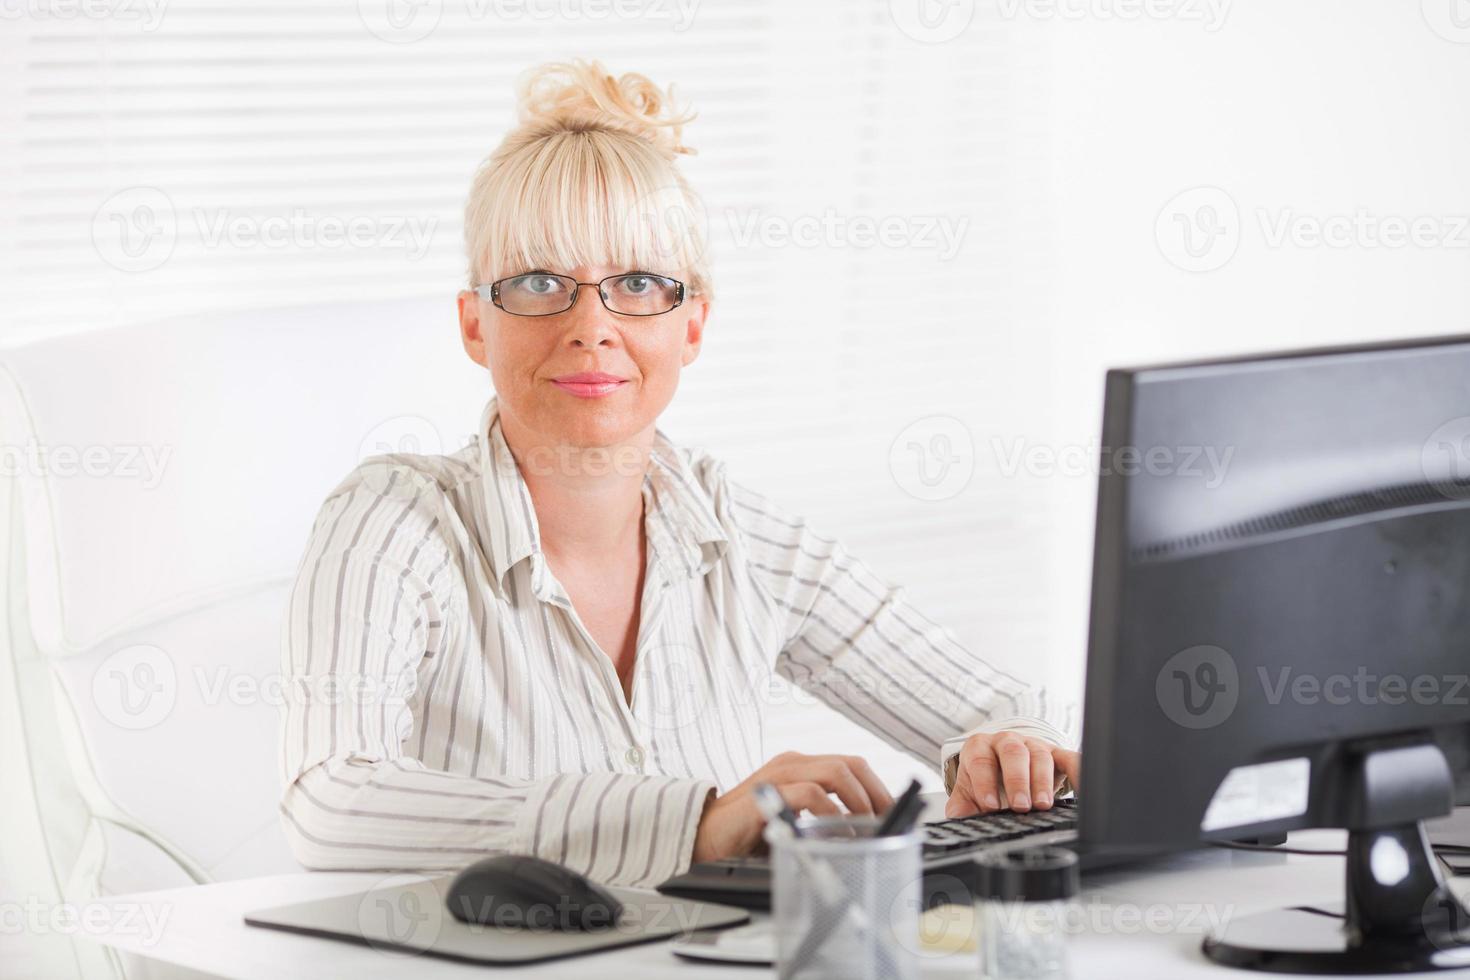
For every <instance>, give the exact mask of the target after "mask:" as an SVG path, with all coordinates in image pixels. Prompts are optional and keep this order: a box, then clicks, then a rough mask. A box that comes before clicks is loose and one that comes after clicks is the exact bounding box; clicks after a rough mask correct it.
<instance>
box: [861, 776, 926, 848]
mask: <svg viewBox="0 0 1470 980" xmlns="http://www.w3.org/2000/svg"><path fill="white" fill-rule="evenodd" d="M923 812H924V801H923V800H921V799H919V781H918V780H917V779H915V780H912V781H911V782H910V783H909V786H908V789H906V790H904V791H903V793H902V794H900V795H899V797H898V799H896V800H894V801H893V805H892V806H891V807H889V808H888V813H887V814H886V815H884V817H883V822H882V823H880V824H879V825H878V829H877V830H876V831H875V832H874V833H873V836H874V837H887V836H889V835H890V834H906V833H908V832H909V829H910V828H912V827H913V825H914V822H915V821H917V820H918V819H919V814H921V813H923Z"/></svg>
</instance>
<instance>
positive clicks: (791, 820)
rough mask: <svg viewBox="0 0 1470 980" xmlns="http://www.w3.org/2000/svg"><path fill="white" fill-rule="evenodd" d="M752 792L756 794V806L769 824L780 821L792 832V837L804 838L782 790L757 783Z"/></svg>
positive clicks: (767, 784)
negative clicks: (782, 794)
mask: <svg viewBox="0 0 1470 980" xmlns="http://www.w3.org/2000/svg"><path fill="white" fill-rule="evenodd" d="M752 792H753V793H754V794H755V805H756V807H757V808H758V809H759V810H760V812H761V816H763V817H765V818H766V822H767V823H771V822H772V821H776V820H779V821H781V822H782V823H784V824H785V825H786V826H787V828H788V829H789V830H790V831H791V836H793V837H800V836H802V830H801V828H800V827H798V826H797V824H796V814H795V813H793V812H791V807H789V806H787V805H786V800H785V798H783V797H782V796H781V792H780V790H778V789H776V787H774V786H772V785H771V784H770V783H756V785H755V789H754V790H753V791H752Z"/></svg>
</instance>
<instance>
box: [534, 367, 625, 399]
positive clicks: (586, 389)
mask: <svg viewBox="0 0 1470 980" xmlns="http://www.w3.org/2000/svg"><path fill="white" fill-rule="evenodd" d="M551 383H552V384H554V385H556V386H557V387H558V388H560V389H561V390H562V391H565V392H569V393H571V394H573V395H576V396H577V397H578V398H601V397H603V396H604V395H610V394H612V393H613V392H615V391H617V390H618V389H619V388H621V387H622V386H623V385H625V384H627V383H628V382H627V381H626V380H625V379H623V378H620V377H618V376H617V375H615V374H607V373H606V372H604V371H581V372H579V373H577V374H564V375H562V376H561V377H559V378H552V379H551Z"/></svg>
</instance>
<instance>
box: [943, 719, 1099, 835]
mask: <svg viewBox="0 0 1470 980" xmlns="http://www.w3.org/2000/svg"><path fill="white" fill-rule="evenodd" d="M1081 771H1082V756H1081V755H1079V754H1078V753H1076V752H1072V751H1070V750H1068V749H1064V748H1061V747H1059V746H1056V745H1053V744H1051V743H1050V742H1047V741H1045V740H1044V739H1039V738H1030V737H1027V736H1025V735H1019V734H1017V733H1015V732H997V733H995V734H992V735H971V736H970V737H969V739H967V740H966V742H965V744H964V747H963V748H962V749H961V750H960V755H959V766H958V768H957V769H956V771H955V780H954V788H953V789H951V790H950V794H949V801H948V802H947V803H945V805H944V815H945V817H968V816H971V815H972V814H976V813H993V812H994V811H996V810H1005V809H1011V810H1016V811H1020V812H1025V811H1027V810H1031V809H1037V810H1049V809H1051V804H1052V800H1053V799H1054V798H1055V797H1056V794H1057V791H1058V790H1059V789H1060V788H1061V786H1062V780H1063V778H1064V777H1065V778H1066V779H1068V780H1070V781H1071V783H1072V787H1073V788H1074V789H1075V788H1076V787H1077V786H1078V784H1079V781H1080V780H1079V777H1080V775H1081Z"/></svg>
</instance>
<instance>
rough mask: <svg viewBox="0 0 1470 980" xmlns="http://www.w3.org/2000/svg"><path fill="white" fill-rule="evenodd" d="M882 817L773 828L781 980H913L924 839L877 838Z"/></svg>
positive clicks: (916, 971) (770, 828)
mask: <svg viewBox="0 0 1470 980" xmlns="http://www.w3.org/2000/svg"><path fill="white" fill-rule="evenodd" d="M878 824H879V821H878V819H877V818H874V817H815V818H812V817H808V818H803V819H801V820H799V821H797V826H798V827H799V828H800V829H801V831H802V836H801V837H793V836H791V834H790V831H789V830H788V829H787V828H786V827H784V826H782V827H776V826H768V827H767V829H766V833H765V838H766V842H767V843H768V844H769V845H770V847H771V870H772V875H773V880H772V913H773V915H772V918H773V920H774V923H775V928H776V972H777V975H778V976H779V977H781V978H782V980H818V978H831V980H839V978H840V980H915V978H917V977H918V975H919V913H920V912H921V911H922V909H921V901H922V896H921V893H920V882H921V875H922V870H921V866H920V859H919V843H920V839H921V833H920V831H919V829H917V828H916V829H914V830H913V831H911V832H909V833H907V834H901V835H894V836H886V837H874V836H873V832H874V831H875V830H876V829H877V827H878Z"/></svg>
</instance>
